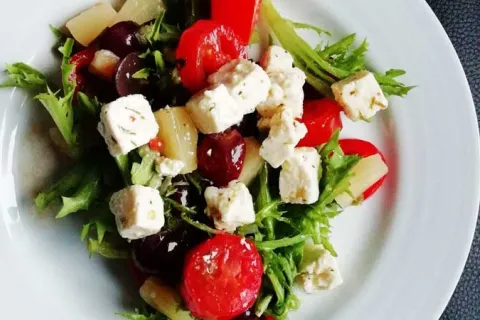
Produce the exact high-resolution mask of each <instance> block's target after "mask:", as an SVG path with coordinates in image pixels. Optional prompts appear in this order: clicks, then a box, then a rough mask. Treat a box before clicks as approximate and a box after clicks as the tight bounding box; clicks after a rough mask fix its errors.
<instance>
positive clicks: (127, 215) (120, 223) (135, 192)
mask: <svg viewBox="0 0 480 320" xmlns="http://www.w3.org/2000/svg"><path fill="white" fill-rule="evenodd" d="M110 210H111V211H112V212H113V214H114V215H115V221H116V223H117V229H118V232H119V233H120V235H121V236H122V237H123V238H125V239H130V240H135V239H140V238H144V237H148V236H151V235H153V234H156V233H158V232H159V231H160V229H161V228H162V227H163V225H164V224H165V217H164V213H163V200H162V198H161V197H160V193H159V192H158V190H157V189H153V188H149V187H144V186H138V185H133V186H130V187H127V188H125V189H122V190H120V191H118V192H115V193H114V194H113V195H112V197H111V199H110Z"/></svg>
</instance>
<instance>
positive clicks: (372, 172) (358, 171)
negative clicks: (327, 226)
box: [335, 154, 388, 208]
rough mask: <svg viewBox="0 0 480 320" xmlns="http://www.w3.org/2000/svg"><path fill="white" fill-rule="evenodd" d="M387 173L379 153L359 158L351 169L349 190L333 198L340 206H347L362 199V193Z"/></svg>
mask: <svg viewBox="0 0 480 320" xmlns="http://www.w3.org/2000/svg"><path fill="white" fill-rule="evenodd" d="M387 173H388V167H387V165H386V164H385V162H383V160H382V157H380V155H379V154H375V155H373V156H370V157H366V158H363V159H361V160H360V161H359V162H358V163H357V164H356V165H355V166H354V167H353V168H352V171H351V174H352V176H351V178H350V188H349V192H344V193H342V194H340V195H338V196H337V197H336V198H335V201H336V202H337V203H338V204H339V205H340V206H341V207H342V208H345V207H348V206H350V205H351V204H353V203H355V202H356V201H357V200H360V199H362V195H363V193H364V192H365V191H366V190H367V189H368V188H370V187H371V186H372V185H373V184H374V183H375V182H377V181H378V180H380V178H382V177H383V176H384V175H386V174H387Z"/></svg>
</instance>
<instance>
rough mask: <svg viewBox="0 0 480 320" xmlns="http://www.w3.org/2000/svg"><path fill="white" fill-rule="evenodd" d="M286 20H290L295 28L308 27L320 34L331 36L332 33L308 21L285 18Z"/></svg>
mask: <svg viewBox="0 0 480 320" xmlns="http://www.w3.org/2000/svg"><path fill="white" fill-rule="evenodd" d="M285 21H287V22H290V23H291V24H292V25H293V27H294V28H295V29H307V30H313V31H315V32H316V33H317V34H318V35H319V36H321V35H322V34H326V35H328V36H331V35H332V34H331V33H330V32H328V31H326V30H323V29H322V28H319V27H316V26H314V25H311V24H308V23H302V22H296V21H292V20H289V19H285Z"/></svg>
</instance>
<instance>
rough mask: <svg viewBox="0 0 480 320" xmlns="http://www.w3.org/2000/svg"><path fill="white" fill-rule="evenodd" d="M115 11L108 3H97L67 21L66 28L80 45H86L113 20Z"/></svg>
mask: <svg viewBox="0 0 480 320" xmlns="http://www.w3.org/2000/svg"><path fill="white" fill-rule="evenodd" d="M116 15H117V12H116V11H115V9H113V8H112V6H111V5H110V3H107V2H102V3H99V4H97V5H95V6H93V7H91V8H90V9H88V10H87V11H84V12H82V13H80V14H79V15H78V16H76V17H75V18H73V19H71V20H70V21H68V22H67V29H68V30H69V31H70V33H71V34H72V36H73V37H74V38H75V40H77V41H78V42H79V43H80V44H81V45H82V46H84V47H87V46H88V45H89V44H90V43H91V42H92V41H93V40H95V39H96V38H97V37H98V36H99V35H100V34H101V33H102V32H103V31H104V30H105V29H106V28H107V27H108V26H109V25H110V23H111V22H112V21H113V19H114V18H115V16H116Z"/></svg>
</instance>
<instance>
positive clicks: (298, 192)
mask: <svg viewBox="0 0 480 320" xmlns="http://www.w3.org/2000/svg"><path fill="white" fill-rule="evenodd" d="M319 167H320V155H319V154H318V152H317V150H316V149H315V148H296V149H295V151H294V153H293V155H292V156H291V157H290V158H288V159H287V160H286V161H285V162H284V163H283V165H282V170H281V171H280V197H281V199H282V201H283V202H286V203H298V204H312V203H314V202H315V201H317V200H318V196H319V195H320V190H319V176H318V170H319Z"/></svg>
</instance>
